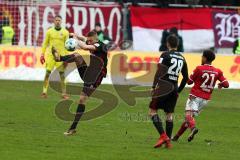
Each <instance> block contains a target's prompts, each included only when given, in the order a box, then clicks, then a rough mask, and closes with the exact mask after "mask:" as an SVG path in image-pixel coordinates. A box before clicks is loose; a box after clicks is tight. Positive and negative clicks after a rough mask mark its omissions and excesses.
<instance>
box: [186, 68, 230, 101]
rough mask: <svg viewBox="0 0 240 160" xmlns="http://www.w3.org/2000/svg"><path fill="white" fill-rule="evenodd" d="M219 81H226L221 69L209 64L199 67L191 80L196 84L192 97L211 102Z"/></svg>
mask: <svg viewBox="0 0 240 160" xmlns="http://www.w3.org/2000/svg"><path fill="white" fill-rule="evenodd" d="M217 80H219V81H220V82H224V81H226V78H225V77H224V76H223V72H222V71H221V70H220V69H218V68H215V67H213V66H212V65H207V64H205V65H201V66H197V67H196V69H195V70H194V71H193V73H192V74H191V75H190V78H189V81H190V82H193V83H194V86H193V87H192V89H191V93H190V95H193V96H197V97H200V98H203V99H207V100H209V99H210V98H211V94H212V92H213V89H214V86H215V84H216V81H217Z"/></svg>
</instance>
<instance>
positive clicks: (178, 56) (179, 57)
mask: <svg viewBox="0 0 240 160" xmlns="http://www.w3.org/2000/svg"><path fill="white" fill-rule="evenodd" d="M170 57H174V58H178V59H182V60H183V57H182V56H180V55H176V54H170Z"/></svg>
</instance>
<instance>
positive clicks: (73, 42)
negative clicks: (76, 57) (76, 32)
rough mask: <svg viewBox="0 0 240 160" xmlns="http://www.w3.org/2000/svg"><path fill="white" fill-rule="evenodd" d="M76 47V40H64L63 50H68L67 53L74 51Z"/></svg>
mask: <svg viewBox="0 0 240 160" xmlns="http://www.w3.org/2000/svg"><path fill="white" fill-rule="evenodd" d="M76 47H77V40H76V39H74V38H69V39H67V40H66V42H65V48H66V49H67V50H68V51H74V50H75V49H76Z"/></svg>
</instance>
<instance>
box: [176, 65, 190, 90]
mask: <svg viewBox="0 0 240 160" xmlns="http://www.w3.org/2000/svg"><path fill="white" fill-rule="evenodd" d="M182 75H183V79H182V81H181V83H180V86H179V87H178V93H180V92H181V91H182V90H183V88H184V87H185V85H186V84H187V81H188V66H187V63H186V61H185V62H184V65H183V68H182Z"/></svg>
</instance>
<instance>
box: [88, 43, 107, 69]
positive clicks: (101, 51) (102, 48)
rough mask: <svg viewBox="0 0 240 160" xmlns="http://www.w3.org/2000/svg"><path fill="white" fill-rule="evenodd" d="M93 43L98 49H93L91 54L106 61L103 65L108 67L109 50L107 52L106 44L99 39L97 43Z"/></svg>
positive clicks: (105, 67)
mask: <svg viewBox="0 0 240 160" xmlns="http://www.w3.org/2000/svg"><path fill="white" fill-rule="evenodd" d="M93 45H94V46H95V47H96V50H95V51H92V52H91V54H93V55H95V56H97V57H99V58H100V59H101V60H102V61H103V63H104V65H103V67H104V69H107V62H108V57H107V56H108V52H107V47H106V45H105V44H104V43H103V42H101V41H98V42H97V43H95V44H93Z"/></svg>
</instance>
